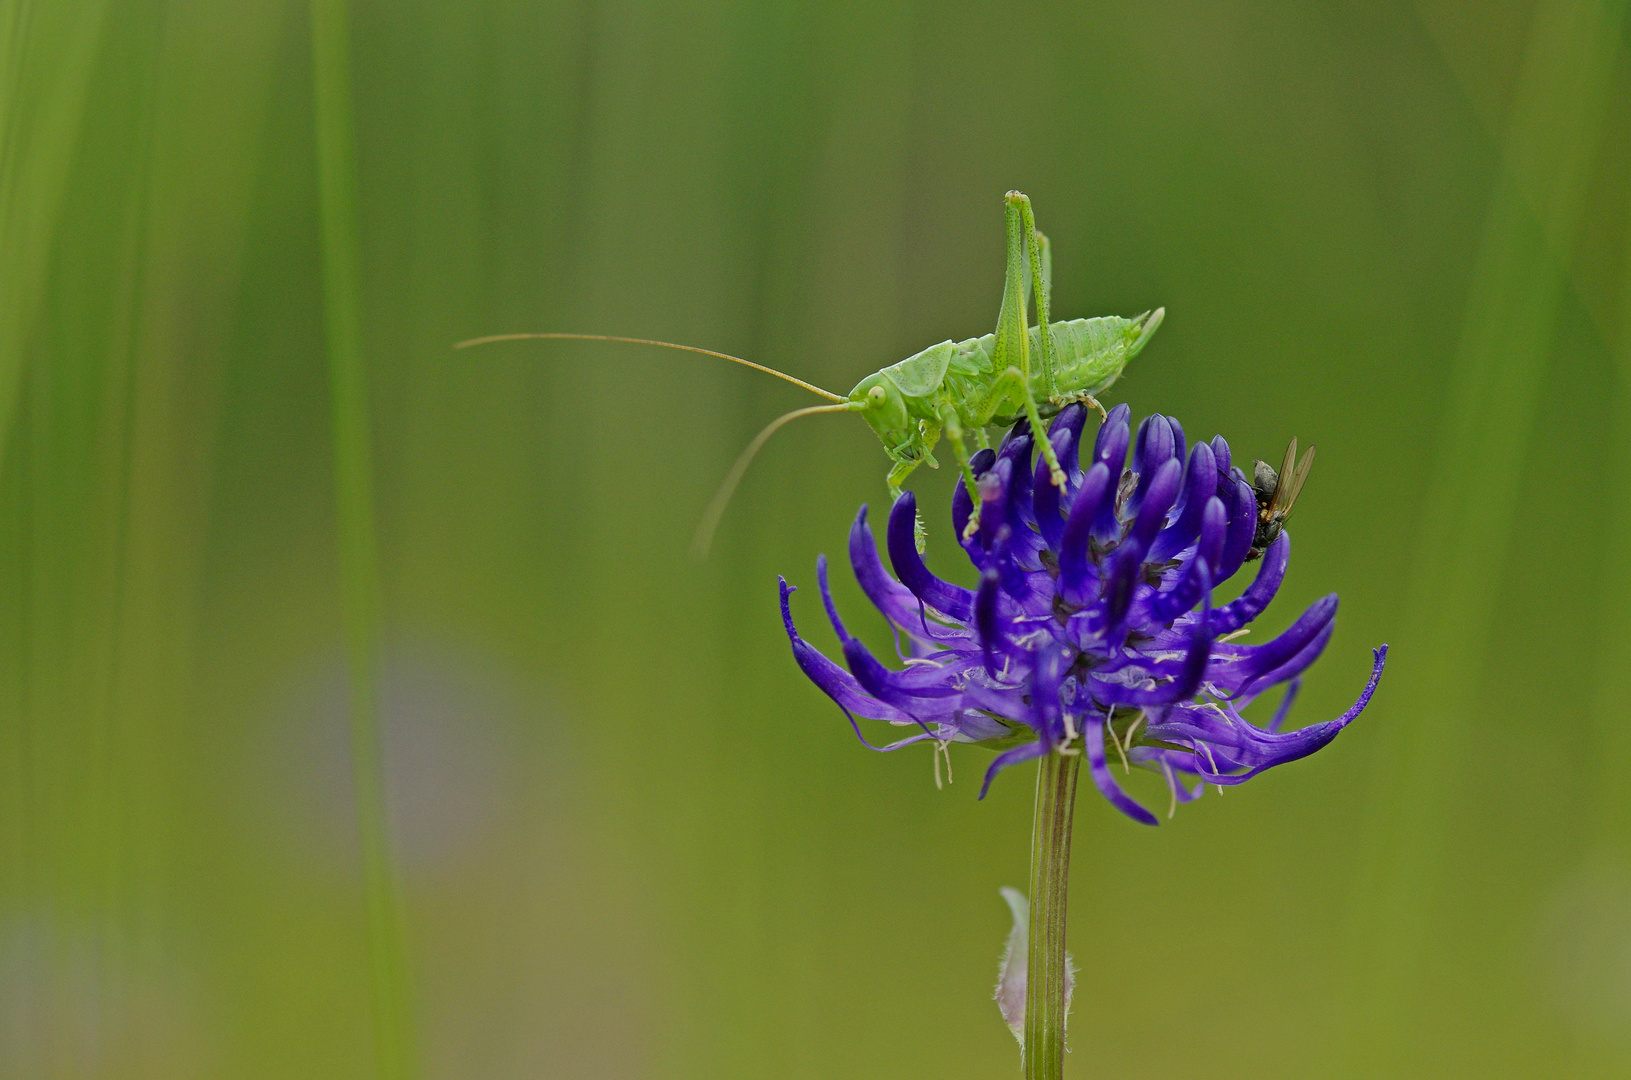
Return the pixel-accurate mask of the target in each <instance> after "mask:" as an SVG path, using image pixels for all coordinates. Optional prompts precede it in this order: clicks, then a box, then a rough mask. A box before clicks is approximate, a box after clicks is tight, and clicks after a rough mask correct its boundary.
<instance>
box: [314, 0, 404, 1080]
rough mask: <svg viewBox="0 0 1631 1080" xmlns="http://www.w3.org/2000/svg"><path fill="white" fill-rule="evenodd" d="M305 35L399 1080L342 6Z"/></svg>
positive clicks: (380, 935) (367, 871)
mask: <svg viewBox="0 0 1631 1080" xmlns="http://www.w3.org/2000/svg"><path fill="white" fill-rule="evenodd" d="M311 32H312V94H313V111H314V117H315V123H316V136H317V176H318V202H319V207H320V210H321V230H322V233H321V246H322V266H323V306H324V319H325V327H326V331H327V335H328V356H329V392H330V405H331V410H332V423H333V438H334V489H335V500H336V523H337V532H338V537H337V539H338V546H339V557H340V581H341V591H342V594H343V605H344V623H345V642H346V649H345V652H346V673H347V687H348V698H349V702H348V704H349V707H350V719H351V757H352V771H353V785H354V789H355V797H356V810H357V831H358V834H359V838H360V842H361V847H362V869H363V888H364V892H365V897H366V904H367V918H368V952H369V972H370V990H371V996H372V1004H373V1012H374V1042H375V1054H376V1060H377V1071H378V1075H379V1076H380V1078H381V1080H403V1078H406V1077H410V1076H412V1075H413V1074H414V1072H415V1069H414V1050H413V1038H412V1036H413V1030H412V1025H411V1022H410V1002H409V990H408V978H407V970H406V963H405V960H404V956H403V949H402V932H401V919H400V912H399V904H398V899H397V892H396V879H395V874H394V871H393V867H392V864H391V854H390V845H389V842H388V838H387V836H386V815H385V792H384V783H383V779H382V775H381V756H380V739H379V717H378V707H377V699H376V693H375V666H376V662H377V654H378V650H379V624H380V602H379V566H378V556H377V553H376V551H375V539H374V538H375V533H374V480H373V469H372V464H371V446H370V439H369V426H368V398H367V384H366V379H365V377H364V373H363V363H362V333H361V320H360V315H359V299H358V286H357V281H358V270H357V228H356V191H355V165H354V161H355V158H354V151H353V147H352V128H351V94H350V86H349V71H350V60H349V46H348V41H347V26H346V6H345V0H311Z"/></svg>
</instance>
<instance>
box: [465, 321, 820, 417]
mask: <svg viewBox="0 0 1631 1080" xmlns="http://www.w3.org/2000/svg"><path fill="white" fill-rule="evenodd" d="M539 339H545V340H549V341H617V342H622V343H623V344H625V345H657V346H659V347H661V348H664V349H679V350H680V351H682V352H694V353H701V354H702V355H703V356H717V357H719V359H721V360H729V361H730V362H731V363H733V364H741V365H742V366H743V367H750V368H752V369H754V370H755V371H762V372H764V373H765V374H766V375H774V376H776V378H778V379H786V380H787V381H788V382H790V383H792V384H793V385H794V386H802V387H804V389H806V390H808V391H810V393H812V394H819V395H821V396H822V397H824V398H826V399H827V400H828V401H843V400H845V399H844V398H843V397H841V396H840V395H838V394H835V393H833V392H832V391H831V390H823V389H821V387H819V386H816V385H814V384H813V383H807V382H805V381H804V380H803V379H795V378H793V376H791V375H789V374H787V372H785V371H777V370H776V369H775V368H773V367H766V366H765V365H763V364H755V363H754V362H753V361H752V360H744V359H742V358H741V357H740V356H732V355H731V354H730V353H722V352H715V351H714V350H712V349H699V348H697V347H696V346H695V345H676V344H675V343H674V342H672V341H653V340H651V339H650V338H638V337H613V336H612V335H610V334H493V335H492V336H490V337H479V338H471V339H470V340H469V341H461V342H459V343H458V344H456V345H454V346H453V347H454V348H455V349H468V348H470V347H471V346H472V345H487V344H489V343H491V342H494V341H536V340H539Z"/></svg>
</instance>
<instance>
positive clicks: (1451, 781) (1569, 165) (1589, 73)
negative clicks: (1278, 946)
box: [1344, 0, 1625, 1075]
mask: <svg viewBox="0 0 1631 1080" xmlns="http://www.w3.org/2000/svg"><path fill="white" fill-rule="evenodd" d="M1624 7H1625V5H1624V4H1623V3H1619V2H1616V3H1604V4H1599V3H1585V4H1580V3H1574V2H1570V0H1544V2H1542V3H1541V4H1540V5H1539V6H1538V7H1537V8H1536V10H1535V12H1534V15H1533V16H1532V22H1531V25H1530V30H1529V36H1528V40H1527V44H1526V53H1525V57H1524V63H1523V68H1522V72H1521V75H1520V77H1519V85H1518V89H1517V93H1516V95H1515V98H1514V104H1513V108H1512V113H1511V119H1510V123H1509V127H1508V130H1507V132H1506V137H1505V140H1504V144H1503V148H1502V168H1501V172H1500V175H1499V177H1498V179H1497V181H1496V186H1495V191H1494V194H1493V197H1492V199H1491V203H1490V209H1489V213H1488V217H1487V218H1486V220H1485V227H1484V234H1483V237H1482V240H1481V245H1480V250H1479V253H1478V258H1477V263H1476V266H1475V269H1474V274H1473V279H1472V284H1471V289H1470V292H1469V294H1468V297H1467V305H1466V310H1465V312H1464V314H1463V318H1462V325H1461V334H1460V340H1459V343H1458V347H1457V352H1456V358H1455V368H1454V371H1453V372H1452V375H1451V380H1450V385H1449V390H1448V401H1447V404H1446V409H1445V413H1444V420H1443V424H1442V429H1441V434H1440V438H1439V446H1438V456H1437V460H1436V462H1435V463H1434V465H1433V467H1432V475H1431V480H1430V482H1429V484H1428V486H1427V491H1426V498H1425V501H1424V504H1423V511H1422V516H1421V526H1420V532H1419V534H1418V538H1417V548H1416V556H1415V559H1414V562H1413V566H1412V570H1411V577H1410V584H1409V588H1408V593H1407V599H1406V607H1405V613H1404V619H1403V628H1402V632H1401V633H1400V634H1399V635H1398V639H1397V641H1398V645H1399V647H1398V649H1397V650H1396V653H1397V656H1398V658H1399V659H1398V662H1397V663H1396V664H1395V665H1392V670H1390V672H1389V675H1390V677H1391V680H1392V682H1391V685H1390V687H1389V690H1388V696H1389V698H1390V699H1391V700H1392V701H1394V702H1395V705H1394V707H1393V708H1394V710H1395V714H1396V715H1397V716H1398V717H1399V720H1400V723H1398V724H1397V725H1396V726H1394V727H1393V729H1392V730H1391V731H1388V732H1386V733H1385V734H1382V735H1380V736H1379V738H1380V739H1381V740H1383V742H1384V744H1385V745H1384V747H1383V748H1382V749H1381V752H1380V753H1379V754H1378V761H1379V762H1380V763H1381V764H1380V765H1379V766H1378V770H1377V776H1376V778H1375V782H1374V785H1373V787H1372V790H1371V796H1370V797H1371V800H1372V807H1373V820H1372V822H1371V824H1370V827H1369V831H1368V835H1367V841H1366V842H1367V847H1366V858H1365V861H1364V865H1363V867H1362V879H1361V881H1360V883H1359V886H1358V888H1357V889H1356V891H1355V893H1354V896H1353V900H1352V902H1353V905H1354V907H1353V915H1354V919H1353V922H1354V933H1353V938H1352V947H1353V953H1352V957H1351V960H1352V963H1351V967H1352V970H1353V972H1354V974H1355V982H1354V985H1353V988H1352V994H1353V1002H1354V1009H1353V1016H1352V1020H1353V1026H1352V1028H1351V1030H1350V1032H1349V1034H1350V1038H1349V1040H1348V1043H1349V1045H1348V1047H1347V1052H1346V1053H1345V1054H1344V1058H1345V1061H1346V1064H1347V1066H1348V1067H1350V1068H1352V1069H1353V1070H1354V1072H1355V1074H1356V1075H1380V1074H1381V1073H1384V1072H1386V1071H1389V1067H1391V1066H1394V1065H1400V1064H1403V1062H1402V1061H1401V1059H1400V1055H1401V1054H1403V1053H1404V1052H1405V1050H1406V1049H1407V1048H1408V1047H1410V1046H1411V1045H1412V1044H1413V1042H1414V1038H1415V1034H1416V1032H1417V1030H1418V1029H1417V1026H1416V1023H1415V1021H1414V1020H1413V1017H1415V1016H1417V1015H1419V1008H1418V1007H1419V1006H1421V1004H1422V1003H1421V1002H1420V1001H1419V1000H1418V998H1419V992H1418V978H1419V975H1420V972H1421V966H1420V963H1419V961H1420V957H1421V954H1422V951H1423V949H1424V947H1425V946H1426V945H1427V944H1428V932H1429V928H1430V924H1431V918H1432V912H1433V907H1434V903H1435V898H1436V896H1437V894H1438V890H1439V885H1440V878H1441V876H1442V869H1443V866H1444V862H1445V855H1446V850H1445V845H1446V837H1447V829H1448V817H1449V813H1450V810H1451V807H1452V806H1453V805H1454V804H1455V801H1456V793H1455V778H1456V775H1457V769H1456V758H1457V755H1458V754H1460V753H1461V750H1462V748H1463V747H1464V746H1465V745H1466V743H1467V741H1468V738H1469V735H1470V732H1469V730H1468V728H1469V722H1470V721H1471V719H1472V718H1473V715H1474V709H1475V707H1476V702H1477V700H1478V697H1479V694H1480V692H1481V690H1480V686H1479V674H1480V672H1481V670H1482V661H1483V659H1484V657H1485V651H1486V647H1487V645H1488V644H1489V628H1490V626H1491V625H1492V622H1493V617H1494V613H1495V612H1494V604H1495V600H1496V596H1497V593H1498V584H1499V583H1498V580H1497V579H1498V574H1499V571H1500V569H1501V566H1502V564H1503V562H1504V560H1505V558H1506V556H1507V553H1508V548H1509V541H1510V539H1511V536H1512V531H1513V524H1514V514H1515V510H1516V506H1515V504H1516V500H1517V495H1518V484H1519V476H1520V472H1521V469H1522V466H1523V462H1524V460H1525V456H1526V454H1527V453H1528V449H1529V446H1530V442H1531V438H1532V434H1533V426H1534V414H1535V408H1536V402H1537V400H1538V396H1539V393H1538V391H1539V387H1540V382H1541V378H1542V376H1543V374H1544V372H1545V367H1546V358H1547V354H1548V351H1549V348H1550V346H1551V342H1552V338H1553V333H1554V330H1555V327H1556V321H1557V315H1558V307H1559V303H1560V300H1561V297H1562V293H1563V289H1564V286H1565V281H1566V276H1565V275H1566V269H1565V260H1566V259H1567V258H1568V256H1569V253H1570V252H1571V251H1572V249H1573V247H1574V243H1575V238H1576V233H1577V230H1578V227H1579V222H1580V215H1581V207H1582V203H1583V199H1584V193H1585V188H1586V182H1587V176H1588V170H1589V166H1590V164H1591V161H1592V157H1593V154H1594V152H1595V149H1596V146H1597V143H1598V140H1599V136H1600V134H1601V128H1602V124H1603V119H1604V112H1605V104H1606V101H1607V92H1608V89H1609V86H1610V79H1611V73H1612V70H1613V65H1614V61H1615V54H1616V47H1617V44H1618V41H1619V34H1620V27H1621V23H1622V15H1623V11H1624Z"/></svg>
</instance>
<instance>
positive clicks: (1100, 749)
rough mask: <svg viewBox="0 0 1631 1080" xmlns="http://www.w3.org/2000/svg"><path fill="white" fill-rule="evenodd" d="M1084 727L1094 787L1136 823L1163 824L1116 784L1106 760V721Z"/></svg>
mask: <svg viewBox="0 0 1631 1080" xmlns="http://www.w3.org/2000/svg"><path fill="white" fill-rule="evenodd" d="M1082 727H1083V728H1084V729H1085V730H1084V731H1083V732H1082V734H1083V736H1084V741H1085V742H1086V744H1087V747H1086V749H1087V769H1088V772H1089V773H1090V774H1091V775H1092V777H1093V786H1094V787H1096V788H1098V789H1099V794H1101V795H1103V796H1104V797H1105V798H1106V799H1108V800H1109V802H1110V805H1111V806H1114V807H1115V808H1116V809H1117V810H1120V811H1121V812H1122V813H1123V814H1126V815H1127V816H1128V817H1130V818H1132V819H1133V820H1134V821H1137V822H1140V823H1142V824H1144V825H1159V824H1161V822H1160V821H1158V820H1156V817H1155V815H1154V814H1152V813H1150V812H1149V811H1148V810H1146V809H1144V807H1143V806H1142V805H1140V804H1139V803H1138V802H1136V801H1134V799H1133V797H1132V796H1131V795H1128V794H1127V793H1126V792H1125V791H1123V790H1121V785H1120V784H1118V783H1116V778H1115V776H1114V775H1112V774H1111V772H1110V764H1109V762H1107V761H1106V760H1105V759H1104V721H1103V720H1102V719H1100V718H1098V717H1091V718H1089V719H1088V720H1087V722H1086V723H1084V724H1083V725H1082Z"/></svg>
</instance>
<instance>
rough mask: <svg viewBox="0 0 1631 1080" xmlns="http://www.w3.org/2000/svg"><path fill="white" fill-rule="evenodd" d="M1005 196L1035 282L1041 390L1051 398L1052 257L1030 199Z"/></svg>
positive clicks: (1055, 367)
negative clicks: (1015, 207)
mask: <svg viewBox="0 0 1631 1080" xmlns="http://www.w3.org/2000/svg"><path fill="white" fill-rule="evenodd" d="M1008 197H1009V199H1011V200H1013V201H1015V202H1017V203H1018V204H1019V216H1020V222H1021V224H1022V226H1023V228H1024V235H1023V237H1022V238H1021V242H1022V243H1023V244H1024V245H1025V248H1026V254H1027V255H1028V256H1029V268H1030V271H1031V281H1032V282H1034V283H1035V286H1036V288H1035V293H1036V326H1037V335H1036V336H1037V337H1038V338H1040V339H1041V342H1042V356H1041V358H1040V360H1039V363H1040V364H1041V366H1042V392H1043V394H1044V395H1045V396H1046V397H1047V398H1048V399H1049V400H1050V401H1051V400H1052V399H1053V398H1055V397H1057V396H1058V394H1059V362H1058V356H1057V354H1056V353H1055V351H1054V347H1053V344H1054V342H1053V328H1052V323H1051V321H1050V319H1051V318H1052V316H1051V315H1050V314H1049V311H1048V308H1049V306H1050V302H1051V301H1052V299H1053V256H1052V252H1051V250H1050V249H1049V248H1048V241H1047V238H1046V237H1044V236H1043V235H1042V234H1041V233H1039V232H1037V231H1036V215H1035V214H1034V213H1032V212H1031V200H1030V199H1029V198H1028V197H1027V196H1025V195H1021V194H1020V193H1019V192H1017V191H1015V192H1010V193H1009V196H1008Z"/></svg>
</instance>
